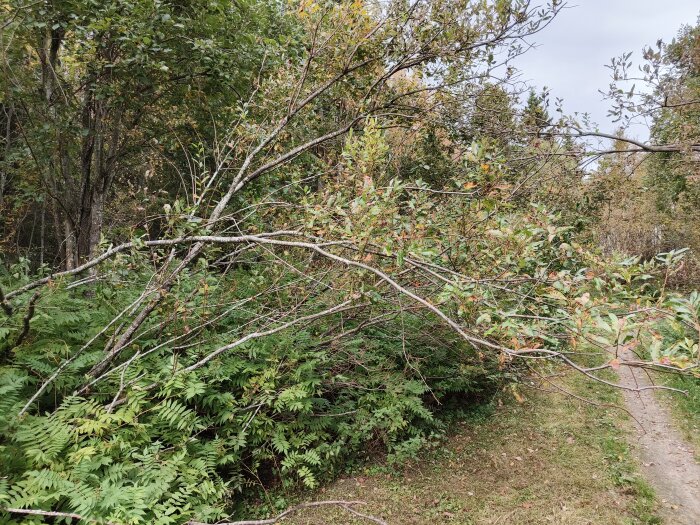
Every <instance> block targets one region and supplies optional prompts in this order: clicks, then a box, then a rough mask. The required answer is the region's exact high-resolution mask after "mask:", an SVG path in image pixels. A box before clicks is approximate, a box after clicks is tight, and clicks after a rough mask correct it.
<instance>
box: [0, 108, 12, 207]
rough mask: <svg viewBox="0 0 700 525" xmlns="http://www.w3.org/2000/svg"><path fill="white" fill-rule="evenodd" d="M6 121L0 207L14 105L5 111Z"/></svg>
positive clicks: (5, 182)
mask: <svg viewBox="0 0 700 525" xmlns="http://www.w3.org/2000/svg"><path fill="white" fill-rule="evenodd" d="M5 115H6V118H7V122H6V124H5V139H4V140H5V147H4V149H5V151H4V153H3V156H2V165H0V208H2V205H3V204H4V202H5V186H6V184H7V172H8V171H9V160H8V159H9V157H10V144H11V142H12V117H13V116H14V107H12V106H10V107H9V109H7V110H6V111H5Z"/></svg>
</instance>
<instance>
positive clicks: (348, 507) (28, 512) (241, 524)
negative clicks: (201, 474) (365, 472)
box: [3, 500, 388, 525]
mask: <svg viewBox="0 0 700 525" xmlns="http://www.w3.org/2000/svg"><path fill="white" fill-rule="evenodd" d="M355 505H365V502H364V501H344V500H329V501H312V502H311V503H301V504H299V505H296V506H294V507H291V508H289V509H287V510H285V511H284V512H283V513H281V514H279V515H278V516H275V517H274V518H267V519H262V520H243V521H229V522H219V523H217V525H274V524H275V523H278V522H279V521H280V520H282V519H283V518H286V517H287V516H289V515H290V514H293V513H295V512H298V511H300V510H303V509H309V508H312V507H324V506H336V507H340V508H341V509H343V510H345V511H347V512H349V513H351V514H354V515H355V516H358V517H360V518H363V519H366V520H368V521H371V522H374V523H377V525H388V523H387V522H386V521H384V520H383V519H380V518H377V517H376V516H372V515H370V514H364V513H362V512H358V511H356V510H355V509H353V508H352V507H353V506H355ZM3 510H4V511H5V512H9V513H11V514H23V515H25V516H44V517H47V518H71V519H74V520H79V521H87V522H90V523H98V520H94V519H91V518H88V517H85V516H82V515H80V514H75V513H73V512H55V511H49V510H35V509H15V508H10V507H6V508H5V509H3ZM105 523H106V525H117V524H116V523H112V522H105ZM187 525H210V524H208V523H204V522H201V521H195V520H191V521H188V522H187Z"/></svg>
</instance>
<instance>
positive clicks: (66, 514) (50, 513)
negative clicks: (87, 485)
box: [2, 507, 117, 525]
mask: <svg viewBox="0 0 700 525" xmlns="http://www.w3.org/2000/svg"><path fill="white" fill-rule="evenodd" d="M2 510H4V511H5V512H9V513H10V514H23V515H25V516H44V517H47V518H71V519H74V520H79V521H87V522H90V523H103V524H104V525H117V524H116V523H113V522H111V521H106V522H98V520H94V519H91V518H86V517H85V516H81V515H80V514H75V513H73V512H54V511H50V510H35V509H14V508H10V507H6V508H4V509H2Z"/></svg>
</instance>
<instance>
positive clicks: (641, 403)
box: [619, 356, 700, 525]
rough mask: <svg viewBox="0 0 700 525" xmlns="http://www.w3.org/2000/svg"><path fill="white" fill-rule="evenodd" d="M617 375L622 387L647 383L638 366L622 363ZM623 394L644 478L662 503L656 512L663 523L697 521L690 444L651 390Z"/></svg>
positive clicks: (699, 498) (697, 477) (699, 481)
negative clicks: (633, 426)
mask: <svg viewBox="0 0 700 525" xmlns="http://www.w3.org/2000/svg"><path fill="white" fill-rule="evenodd" d="M627 358H628V359H633V358H634V356H627ZM619 374H620V381H621V383H622V384H623V385H624V386H628V387H633V388H634V387H639V386H648V385H649V384H650V380H649V377H648V376H647V374H646V372H644V371H643V370H640V369H632V368H629V367H625V366H623V367H621V368H620V370H619ZM624 395H625V401H626V403H627V408H628V409H629V411H630V412H631V413H632V415H634V417H635V418H636V420H637V422H636V423H634V425H635V430H636V433H637V436H636V444H637V446H636V453H637V455H638V457H639V459H640V463H641V467H642V471H643V473H644V475H645V477H646V479H647V481H648V482H649V483H650V484H651V485H652V486H653V487H654V489H655V490H656V493H657V495H658V496H659V499H660V500H661V502H662V509H660V514H661V515H662V516H663V518H664V520H665V523H666V524H667V525H698V524H700V465H698V463H697V462H696V461H695V458H694V456H693V451H692V448H691V446H690V445H689V444H688V443H687V442H686V441H685V440H684V439H683V437H682V436H681V435H680V434H679V432H678V431H677V430H676V429H675V428H674V426H673V424H672V422H671V418H670V415H669V413H668V410H667V409H666V408H665V407H663V406H662V405H661V404H660V403H659V401H658V400H657V399H656V397H655V396H654V393H653V391H652V390H645V391H642V392H639V393H638V392H631V391H625V392H624ZM640 425H641V426H640Z"/></svg>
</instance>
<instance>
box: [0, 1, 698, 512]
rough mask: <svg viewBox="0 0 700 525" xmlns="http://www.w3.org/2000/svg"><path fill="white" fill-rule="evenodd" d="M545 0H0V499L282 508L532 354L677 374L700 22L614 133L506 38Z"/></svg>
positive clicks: (545, 366) (685, 350) (547, 361)
mask: <svg viewBox="0 0 700 525" xmlns="http://www.w3.org/2000/svg"><path fill="white" fill-rule="evenodd" d="M565 7H566V6H565V3H564V2H561V1H558V0H552V1H550V2H541V3H539V4H538V3H535V2H531V1H528V0H413V1H403V0H391V1H386V2H371V1H361V0H355V1H331V0H327V1H325V0H322V1H313V0H300V1H286V0H279V1H269V0H238V1H235V2H232V1H230V0H100V1H92V0H45V1H43V0H42V1H38V2H32V1H30V0H3V1H2V3H0V17H1V18H0V56H1V59H2V60H1V65H0V67H1V68H2V74H1V75H0V306H1V307H2V311H1V312H0V394H1V395H0V507H1V508H0V513H4V514H2V518H3V519H7V520H10V522H12V521H11V520H13V519H16V520H18V521H17V522H22V523H43V522H50V520H51V519H53V518H55V517H59V518H65V519H66V520H70V519H83V520H87V521H93V522H98V523H115V524H140V523H156V524H163V525H164V524H184V523H189V524H201V523H214V522H218V521H221V520H232V519H242V518H247V517H250V516H253V515H254V516H257V515H259V514H260V513H261V512H268V513H272V514H274V512H272V511H281V510H284V508H285V506H286V504H287V502H286V501H284V500H282V499H280V500H275V496H274V494H275V490H277V489H278V488H280V487H285V488H289V487H294V488H302V489H314V488H316V487H318V486H319V485H320V484H322V483H324V482H327V481H328V480H331V479H333V478H334V477H336V476H338V475H340V474H341V473H343V472H347V471H348V470H349V469H351V468H352V467H353V466H354V465H357V464H360V463H361V462H363V461H367V460H369V459H372V458H377V457H382V458H385V460H386V461H387V462H389V463H401V462H402V461H404V460H406V459H407V458H412V457H415V455H416V454H417V453H418V452H419V451H420V450H421V449H423V448H424V447H425V446H426V445H427V444H429V443H430V442H431V441H432V440H434V439H435V438H436V436H439V435H441V434H443V433H444V432H445V431H446V428H447V425H448V421H449V420H450V418H451V417H453V416H454V414H455V413H458V412H459V411H460V410H464V409H465V408H468V407H471V406H476V405H479V404H482V403H487V402H488V401H489V400H490V399H491V398H492V397H493V396H494V394H495V393H496V392H508V393H509V394H511V395H512V396H513V397H514V398H515V399H519V398H520V397H521V396H522V392H521V385H522V382H523V381H525V380H527V378H530V377H533V376H537V375H542V374H547V373H548V372H549V371H551V370H554V369H556V368H557V367H561V366H564V367H569V368H572V369H574V370H575V371H576V372H578V373H581V374H583V375H585V376H586V377H587V378H588V379H589V380H590V381H598V382H602V383H610V382H614V379H611V378H610V376H609V375H607V374H606V372H607V371H609V370H618V369H619V368H620V367H642V368H645V369H650V370H661V371H672V372H675V373H678V374H683V375H685V376H688V377H695V378H696V379H695V381H697V380H698V379H697V378H698V377H700V367H699V364H700V355H699V352H698V334H700V295H699V294H698V292H697V291H694V288H695V287H697V283H698V280H699V278H700V265H699V264H698V262H699V261H700V231H699V230H698V228H697V227H696V225H697V224H698V219H700V217H699V216H698V210H699V209H700V208H699V206H698V205H699V204H700V202H699V201H700V171H699V161H700V25H698V24H697V22H696V21H690V22H693V23H692V24H690V25H688V26H686V27H683V28H680V31H679V33H678V36H677V37H676V39H674V41H673V42H671V43H666V44H664V43H662V42H659V43H657V44H656V45H655V46H653V47H649V48H647V49H645V50H644V54H643V62H642V63H641V64H636V63H634V64H633V63H632V62H631V61H630V56H629V55H625V56H622V57H619V58H617V59H614V60H613V62H612V65H611V71H612V74H613V82H612V84H611V85H610V86H609V90H608V95H607V96H608V98H609V102H610V107H611V113H612V114H613V115H614V116H615V117H616V118H617V120H618V122H619V124H620V130H619V131H618V132H617V133H613V134H606V133H603V132H601V131H600V130H598V129H597V128H596V127H595V125H594V124H592V123H590V122H588V120H587V119H586V118H581V117H578V116H569V115H566V114H564V112H563V111H562V109H561V104H560V102H559V101H557V100H556V99H555V100H554V101H551V99H550V96H549V95H548V93H547V92H539V91H537V90H533V89H531V88H530V87H529V86H525V85H523V84H522V83H521V82H520V81H519V77H518V71H517V70H516V69H515V68H513V67H512V65H511V61H512V60H513V59H514V58H515V57H517V56H519V55H520V54H522V53H524V52H526V51H527V49H528V41H529V40H530V39H536V35H537V33H539V32H540V31H542V30H546V27H547V26H548V25H549V24H556V23H557V20H556V16H557V14H558V13H559V12H560V11H561V9H563V8H565ZM642 85H643V86H644V87H643V88H642V87H640V86H642ZM638 119H646V121H648V122H651V123H652V124H651V130H650V140H649V141H648V142H640V141H637V140H634V139H630V138H628V137H627V136H626V134H625V129H626V126H627V124H629V123H631V122H634V121H635V120H638ZM593 139H596V140H598V139H601V140H603V141H604V143H605V144H607V146H605V147H603V148H596V147H594V144H599V142H594V140H593ZM623 348H624V349H627V350H632V351H634V352H635V354H636V357H635V359H626V358H624V357H622V355H621V349H623ZM659 388H671V387H662V386H660V387H659ZM271 494H272V496H271ZM52 516H53V517H52ZM32 520H33V521H32Z"/></svg>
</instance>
